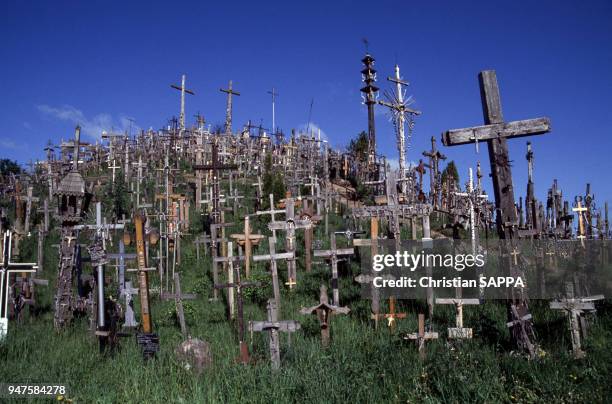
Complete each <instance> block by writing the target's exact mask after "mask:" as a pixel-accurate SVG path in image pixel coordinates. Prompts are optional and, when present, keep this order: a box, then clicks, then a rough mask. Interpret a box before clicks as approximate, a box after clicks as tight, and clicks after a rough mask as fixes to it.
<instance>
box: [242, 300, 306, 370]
mask: <svg viewBox="0 0 612 404" xmlns="http://www.w3.org/2000/svg"><path fill="white" fill-rule="evenodd" d="M267 311H268V317H267V321H249V331H250V332H251V335H252V334H253V332H254V331H267V332H268V333H269V341H270V342H269V343H270V360H271V361H272V369H278V368H280V341H279V335H278V332H279V331H281V332H286V333H291V332H295V331H297V330H299V329H300V323H298V322H297V321H295V320H283V321H279V320H278V308H277V307H276V303H275V302H274V299H269V300H268V306H267Z"/></svg>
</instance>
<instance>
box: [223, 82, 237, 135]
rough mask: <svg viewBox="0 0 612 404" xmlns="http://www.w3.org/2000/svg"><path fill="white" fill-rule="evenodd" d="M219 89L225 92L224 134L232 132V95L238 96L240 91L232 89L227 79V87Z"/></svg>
mask: <svg viewBox="0 0 612 404" xmlns="http://www.w3.org/2000/svg"><path fill="white" fill-rule="evenodd" d="M219 91H221V92H222V93H226V94H227V107H226V109H225V134H226V135H231V134H232V95H238V96H240V93H239V92H237V91H234V90H233V89H232V81H231V80H230V81H229V86H228V87H227V89H223V88H220V89H219Z"/></svg>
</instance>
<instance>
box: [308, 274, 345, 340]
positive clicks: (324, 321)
mask: <svg viewBox="0 0 612 404" xmlns="http://www.w3.org/2000/svg"><path fill="white" fill-rule="evenodd" d="M350 311H351V310H350V309H349V308H348V307H339V306H336V305H332V304H329V297H328V296H327V287H326V286H325V285H321V288H320V293H319V304H318V305H316V306H312V307H304V308H302V309H301V310H300V313H301V314H313V313H314V314H316V315H317V318H318V319H319V325H320V326H321V343H322V344H323V347H328V346H329V341H330V334H329V321H330V316H331V315H332V314H348V313H349V312H350Z"/></svg>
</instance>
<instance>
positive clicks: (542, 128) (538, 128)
mask: <svg viewBox="0 0 612 404" xmlns="http://www.w3.org/2000/svg"><path fill="white" fill-rule="evenodd" d="M478 81H479V83H480V98H481V100H482V111H483V115H484V121H485V124H484V125H483V126H474V127H470V128H463V129H452V130H448V131H446V132H444V133H443V134H442V143H443V144H444V145H445V146H457V145H462V144H467V143H476V145H478V142H480V141H484V142H486V143H487V146H488V149H489V162H490V164H491V176H492V178H493V190H494V192H495V207H496V208H497V210H498V215H497V232H498V233H499V238H501V239H506V238H514V236H515V231H514V229H515V228H516V227H517V226H518V219H517V215H516V210H515V206H514V189H513V186H512V170H511V168H510V158H509V156H508V145H507V139H508V138H516V137H522V136H530V135H542V134H544V133H547V132H550V119H548V118H535V119H526V120H522V121H512V122H504V116H503V114H502V108H501V101H500V97H499V87H498V85H497V76H496V74H495V70H484V71H482V72H480V73H479V74H478Z"/></svg>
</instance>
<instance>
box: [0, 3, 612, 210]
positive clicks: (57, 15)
mask: <svg viewBox="0 0 612 404" xmlns="http://www.w3.org/2000/svg"><path fill="white" fill-rule="evenodd" d="M133 3H134V4H133ZM425 3H427V4H425ZM611 21H612V2H609V1H586V2H585V1H583V2H579V1H471V2H458V1H452V2H451V1H448V2H438V1H432V2H422V1H418V2H417V1H376V2H374V1H372V2H370V4H369V3H368V2H361V1H333V2H332V1H327V2H325V1H323V2H318V1H308V2H305V1H303V2H254V1H249V2H231V1H226V2H195V1H194V2H180V1H173V2H146V3H142V4H135V2H111V1H53V2H50V1H11V0H9V1H4V2H2V5H1V6H0V107H1V108H0V111H1V112H0V114H1V119H0V150H1V152H0V157H10V158H14V159H17V160H18V161H20V162H27V161H29V159H31V158H34V159H35V158H40V157H42V156H43V151H42V149H43V147H44V145H45V144H46V142H47V140H49V139H52V140H53V141H54V142H59V140H60V139H61V138H65V139H66V138H69V137H70V136H72V133H73V128H74V126H75V124H76V123H77V122H78V123H81V124H82V125H83V126H84V132H85V135H86V136H85V137H86V138H88V137H89V139H90V140H93V137H92V136H95V135H96V134H97V133H99V131H100V130H102V129H109V128H111V127H112V128H114V129H115V130H125V129H126V128H127V125H128V121H127V119H126V118H127V117H132V118H134V119H135V124H136V125H137V126H139V127H142V128H149V127H153V128H159V127H161V126H163V125H164V124H165V123H166V122H167V120H168V119H169V118H171V117H172V116H178V109H179V94H178V92H177V91H175V90H172V89H171V88H170V87H169V85H170V84H176V83H179V81H180V75H181V74H182V73H185V74H186V75H187V86H188V88H190V89H193V90H194V91H195V93H196V95H195V96H189V97H188V99H187V117H188V120H189V121H190V122H192V121H193V115H194V114H195V113H197V112H198V111H199V112H201V113H202V114H203V115H204V116H205V118H206V120H207V122H209V123H212V124H217V123H222V122H223V120H224V113H225V95H224V94H223V93H221V92H219V88H220V87H222V86H223V87H225V86H226V85H227V82H228V80H230V79H232V80H233V81H234V88H235V89H236V90H238V91H240V92H241V93H242V95H241V96H240V97H237V98H236V100H235V103H234V122H235V126H236V125H239V124H240V125H242V124H243V123H245V122H246V121H247V120H248V119H251V120H253V121H254V122H256V123H259V122H260V120H263V124H264V126H268V127H269V126H271V119H272V118H271V115H272V113H271V100H270V96H269V94H267V93H266V92H267V91H268V90H270V89H271V88H272V87H275V88H276V89H277V90H278V92H279V94H280V95H279V97H278V100H277V105H276V122H277V126H279V127H281V128H283V129H284V130H285V132H289V131H290V129H291V128H292V127H300V126H302V125H304V124H305V123H306V122H307V120H308V111H309V106H310V102H311V100H312V99H314V103H313V111H312V122H314V123H315V124H316V125H317V126H318V127H320V128H321V129H322V130H323V131H324V133H325V134H326V136H327V137H328V138H329V140H330V143H331V144H332V145H338V146H341V145H344V144H346V143H347V141H348V139H350V138H351V137H353V136H354V135H355V134H356V133H358V132H359V131H361V130H364V129H366V125H367V117H366V111H365V107H364V106H363V105H361V98H360V94H359V88H360V84H361V83H360V79H361V76H360V73H359V71H360V69H361V65H360V59H361V58H362V57H363V54H364V45H363V43H362V42H361V39H362V38H363V37H366V38H367V39H368V41H369V43H370V51H371V53H372V55H373V56H374V57H375V58H376V60H377V64H376V67H377V69H378V71H379V83H380V86H381V87H382V88H387V87H388V83H386V82H385V81H384V80H380V79H382V78H384V77H386V76H387V75H391V74H392V73H393V66H394V64H395V63H396V62H397V63H399V65H400V67H401V70H402V76H403V77H404V79H405V80H407V81H409V82H410V83H411V85H410V87H409V90H408V92H409V94H411V95H413V96H414V98H415V100H416V107H417V108H418V109H420V110H421V111H423V114H422V116H420V117H419V118H418V119H417V122H416V126H415V131H414V136H413V138H412V140H411V142H410V149H409V151H408V160H412V161H418V158H419V156H420V155H421V152H422V151H423V150H425V149H428V148H429V139H430V138H431V136H432V135H434V136H436V137H437V138H438V139H439V137H440V134H441V132H443V131H444V130H447V129H451V128H459V127H464V126H472V125H478V124H482V111H481V105H480V95H479V90H478V81H477V74H478V72H479V71H480V70H484V69H495V70H496V71H497V76H498V80H499V85H500V90H501V97H502V106H503V109H504V115H505V118H506V120H518V119H527V118H535V117H538V116H548V117H550V118H551V120H552V127H553V131H552V132H551V133H550V134H547V135H544V136H538V137H534V138H531V140H532V142H533V147H534V151H535V158H536V160H535V181H536V193H537V196H538V197H539V198H543V197H544V195H545V193H546V190H547V189H548V187H549V186H550V184H551V183H552V179H553V178H557V179H558V180H559V183H560V185H561V187H562V188H563V190H564V194H565V196H566V197H570V198H572V200H573V196H574V195H576V194H583V193H584V188H585V183H586V182H587V181H590V182H591V183H592V187H593V190H594V192H595V195H596V201H597V202H599V203H600V204H603V201H604V200H610V201H612V190H611V189H610V188H611V187H610V181H609V180H608V178H609V177H608V175H609V173H610V172H611V170H612V162H611V160H612V158H611V156H610V151H611V150H612V136H611V135H612V133H611V129H610V128H612V108H611V107H612V102H611V100H610V97H611V94H612V75H611V73H612V23H611ZM376 118H377V133H378V151H379V152H382V153H385V154H387V155H388V156H389V158H397V157H396V154H397V153H396V151H395V150H396V149H395V142H394V135H393V128H392V126H391V125H390V124H389V121H388V116H387V115H386V113H385V112H384V111H383V109H382V107H381V108H379V111H378V113H377V116H376ZM526 140H527V139H525V138H522V139H515V140H511V141H510V142H509V143H510V154H511V158H512V159H513V160H514V167H513V174H514V183H515V188H516V189H517V194H518V195H524V193H525V188H526V185H525V183H526V171H527V168H526V163H525V158H524V156H525V141H526ZM443 152H444V153H445V154H446V155H448V156H449V158H451V159H454V160H455V161H456V162H457V163H458V165H459V169H460V174H461V175H462V177H463V178H465V177H466V176H467V167H468V166H469V165H471V166H475V161H476V159H479V160H481V161H482V165H483V168H484V169H485V170H484V171H485V174H488V171H489V167H488V156H487V152H486V148H485V147H481V150H480V153H479V154H478V155H477V154H476V153H475V148H474V147H473V146H457V147H454V148H444V150H443ZM485 183H486V185H487V187H489V188H490V181H488V180H487V181H485ZM490 195H492V193H491V194H490ZM518 195H517V198H518Z"/></svg>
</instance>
